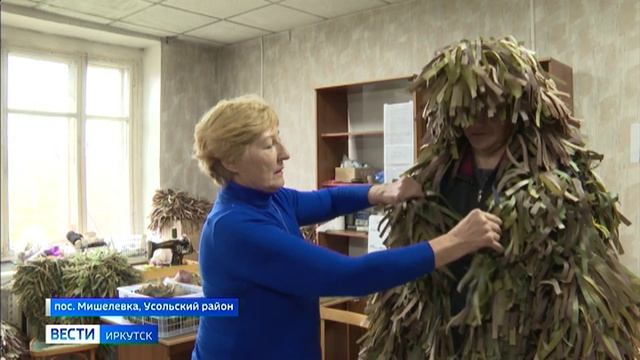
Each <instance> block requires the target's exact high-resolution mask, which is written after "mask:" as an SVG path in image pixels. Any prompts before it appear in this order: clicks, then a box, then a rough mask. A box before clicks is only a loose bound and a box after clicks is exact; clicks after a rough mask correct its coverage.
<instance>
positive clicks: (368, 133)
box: [320, 130, 384, 139]
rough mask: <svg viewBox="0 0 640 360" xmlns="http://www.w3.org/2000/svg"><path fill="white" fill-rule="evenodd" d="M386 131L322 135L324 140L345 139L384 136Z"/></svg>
mask: <svg viewBox="0 0 640 360" xmlns="http://www.w3.org/2000/svg"><path fill="white" fill-rule="evenodd" d="M383 135H384V131H382V130H372V131H352V132H334V133H322V134H320V137H322V138H325V139H327V138H345V137H359V136H383Z"/></svg>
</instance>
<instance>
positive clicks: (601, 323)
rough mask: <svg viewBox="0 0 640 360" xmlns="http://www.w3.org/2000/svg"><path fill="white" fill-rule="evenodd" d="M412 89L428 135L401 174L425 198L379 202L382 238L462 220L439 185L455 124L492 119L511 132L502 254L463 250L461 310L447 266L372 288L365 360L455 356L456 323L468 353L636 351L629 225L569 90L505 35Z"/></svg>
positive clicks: (639, 354) (528, 355)
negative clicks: (625, 258) (626, 257)
mask: <svg viewBox="0 0 640 360" xmlns="http://www.w3.org/2000/svg"><path fill="white" fill-rule="evenodd" d="M413 85H414V90H415V91H418V93H419V94H420V95H421V96H422V101H423V103H424V104H425V106H424V112H423V114H422V117H423V120H424V121H425V122H426V126H427V133H428V136H429V138H430V139H429V140H430V141H429V144H428V145H426V146H424V147H423V148H422V149H421V152H420V156H419V158H418V161H417V164H416V165H415V166H414V167H413V168H412V169H411V170H409V172H408V173H409V174H411V176H413V177H414V178H415V179H417V180H418V181H419V182H420V183H421V184H422V186H423V189H424V191H425V194H426V198H425V199H424V200H421V201H412V202H409V203H405V204H403V205H401V206H397V207H394V208H390V209H388V211H387V214H386V217H385V219H386V223H385V225H386V226H388V227H389V229H390V230H389V231H390V233H389V237H388V239H387V245H388V246H390V247H399V246H405V245H409V244H412V243H416V242H420V241H423V240H424V239H432V238H434V237H436V236H439V235H441V234H444V233H446V232H447V231H448V230H450V229H451V228H452V227H453V226H454V225H455V224H456V223H457V221H458V220H460V218H461V217H460V216H459V214H456V213H455V212H454V211H453V210H452V208H451V207H450V206H449V205H448V204H447V203H446V200H445V199H443V198H442V196H440V195H439V192H438V191H439V189H440V183H441V181H442V178H443V177H444V175H445V172H447V170H449V169H452V168H453V167H455V166H457V164H459V158H460V154H461V152H462V149H463V146H464V145H463V144H464V141H463V140H464V135H463V132H462V129H463V128H464V127H467V126H469V125H471V124H473V123H474V121H476V119H478V118H481V117H482V116H488V118H489V119H490V121H510V122H512V123H513V124H514V127H515V130H514V132H513V134H512V136H511V137H510V139H509V140H508V145H507V152H506V157H507V159H508V161H503V162H502V163H501V165H500V166H499V168H498V170H497V178H496V185H497V197H494V198H492V199H489V200H488V201H489V203H488V204H487V205H488V209H489V210H488V211H490V212H492V213H494V214H496V215H498V216H499V217H500V218H501V219H502V221H503V227H502V231H503V235H502V239H501V242H502V244H503V245H504V247H505V253H504V254H503V255H500V254H496V253H495V252H492V251H490V250H482V251H480V252H478V253H477V254H475V255H474V256H473V259H472V261H471V266H470V269H469V271H468V272H467V273H466V274H465V276H464V277H463V278H462V279H461V281H460V282H459V283H458V287H457V290H458V291H460V292H462V293H463V294H465V297H466V305H465V307H464V308H463V310H462V311H461V312H460V313H458V314H451V310H450V309H451V306H450V303H449V299H450V294H449V288H450V285H451V284H455V281H456V280H455V279H453V277H452V276H451V273H450V272H448V271H447V270H446V269H440V270H438V271H435V272H434V273H432V274H430V275H428V276H426V277H424V278H422V279H420V280H418V281H415V282H412V283H409V284H407V285H404V286H399V287H396V288H394V289H391V290H388V291H386V292H382V293H378V294H376V295H374V296H373V297H372V298H371V299H370V302H369V305H368V309H367V312H368V315H369V320H370V322H371V327H370V329H369V330H368V332H367V333H366V334H365V336H364V337H363V338H362V339H361V344H362V351H361V356H362V358H366V359H398V360H400V359H402V360H407V359H409V360H410V359H448V358H453V357H454V354H455V353H456V351H454V350H460V349H453V342H452V338H451V332H452V331H458V330H457V329H458V328H459V329H461V330H462V332H463V334H464V340H463V344H462V349H461V352H459V353H462V354H463V355H462V358H464V359H638V358H640V351H639V350H638V349H639V347H640V325H639V324H640V310H639V306H640V279H638V278H637V277H636V276H634V275H633V274H632V273H631V272H630V271H629V270H628V269H626V268H625V267H624V266H623V265H622V264H621V263H620V262H619V260H618V254H620V253H622V246H621V244H620V241H619V235H618V227H619V225H620V224H621V223H625V224H627V225H628V224H629V222H628V220H626V219H625V218H624V217H623V215H622V214H621V213H620V212H619V210H618V202H617V201H618V199H617V196H616V195H614V194H612V193H610V192H609V191H607V189H606V188H605V186H604V184H603V183H602V181H601V180H600V179H599V178H598V176H597V175H596V174H595V173H594V171H593V170H594V168H595V167H596V166H597V164H598V163H599V161H600V160H601V159H602V156H601V155H599V154H597V153H595V152H593V151H591V150H589V149H587V148H586V147H585V143H584V141H583V139H582V136H581V135H580V133H579V127H580V122H579V121H578V120H576V119H574V118H573V117H572V116H571V114H570V111H569V110H568V108H567V107H566V105H565V104H564V103H563V101H562V100H561V97H563V96H566V94H562V93H561V92H559V91H558V90H557V88H556V85H555V83H554V81H553V80H551V79H550V78H549V76H548V75H547V74H546V73H545V72H544V71H543V70H542V69H541V67H540V65H539V63H538V61H537V60H536V58H535V57H534V55H533V53H532V52H530V51H529V50H527V49H525V48H524V47H522V46H521V45H519V44H518V43H517V42H516V41H515V40H514V39H513V38H505V39H500V40H496V39H488V40H485V39H479V40H476V41H466V40H464V41H461V42H460V43H458V44H455V45H451V46H449V47H446V48H444V49H443V50H441V51H440V52H438V54H437V55H436V57H435V58H434V59H433V60H432V61H431V62H430V63H429V64H428V65H426V66H425V67H424V69H423V71H422V73H421V74H420V76H419V77H418V78H417V79H416V80H415V81H414V84H413ZM407 235H408V236H407ZM452 326H456V327H457V328H455V327H453V328H452Z"/></svg>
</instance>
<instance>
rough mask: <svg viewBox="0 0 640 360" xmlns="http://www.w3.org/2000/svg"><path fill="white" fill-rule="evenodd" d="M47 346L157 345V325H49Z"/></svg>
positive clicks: (46, 339) (46, 338)
mask: <svg viewBox="0 0 640 360" xmlns="http://www.w3.org/2000/svg"><path fill="white" fill-rule="evenodd" d="M45 328H46V331H45V342H46V343H47V344H65V345H68V344H114V345H118V344H156V343H158V327H157V326H156V325H80V324H78V325H69V324H64V325H47V326H46V327H45Z"/></svg>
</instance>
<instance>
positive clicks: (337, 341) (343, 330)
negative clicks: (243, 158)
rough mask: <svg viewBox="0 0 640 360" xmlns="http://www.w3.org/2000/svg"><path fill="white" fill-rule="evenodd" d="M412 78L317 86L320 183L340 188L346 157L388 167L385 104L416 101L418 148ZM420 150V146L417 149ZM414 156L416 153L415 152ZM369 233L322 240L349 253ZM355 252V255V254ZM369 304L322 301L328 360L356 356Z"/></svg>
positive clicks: (338, 233) (361, 246)
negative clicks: (338, 176)
mask: <svg viewBox="0 0 640 360" xmlns="http://www.w3.org/2000/svg"><path fill="white" fill-rule="evenodd" d="M412 79H413V76H404V77H399V78H392V79H384V80H380V81H372V82H365V83H357V84H344V85H337V86H331V87H322V88H318V89H316V119H317V121H316V126H317V151H318V152H317V187H318V188H319V189H320V188H323V187H328V186H335V185H337V184H336V183H334V182H333V179H334V175H335V168H336V167H338V166H339V165H340V163H341V161H342V157H343V156H345V155H347V156H349V157H350V158H352V159H356V160H359V161H362V162H366V163H368V164H369V165H371V166H374V167H376V168H379V169H383V167H384V164H383V152H384V130H383V129H384V127H383V111H384V110H383V107H384V104H385V103H399V102H408V101H413V103H414V108H413V118H414V135H415V136H414V138H415V139H414V148H416V149H417V148H418V145H419V141H418V140H419V139H422V136H423V133H424V131H423V129H422V128H421V126H420V124H421V123H422V122H421V121H415V119H417V118H418V117H416V116H415V115H416V114H417V113H418V112H417V109H418V107H417V106H416V105H417V104H416V102H415V100H414V97H413V94H412V93H411V92H410V88H409V86H410V84H411V80H412ZM416 153H417V150H416ZM414 159H415V155H414ZM367 238H368V234H367V232H365V231H353V230H348V229H344V230H333V231H326V232H319V233H318V238H317V239H318V243H319V244H320V245H321V246H324V247H327V248H330V249H332V250H334V251H337V252H340V253H342V254H345V255H352V256H353V255H359V254H361V253H364V252H366V248H367ZM354 252H355V253H354ZM364 306H365V302H364V301H363V300H358V299H349V300H339V301H329V302H327V303H323V304H321V309H320V312H321V319H322V320H321V342H322V349H323V357H324V359H326V360H342V359H357V354H358V350H359V348H358V345H357V342H356V341H357V340H358V339H359V338H360V337H361V336H362V335H363V334H364V331H365V329H366V326H367V323H366V321H364V320H363V319H366V317H365V316H364V315H362V313H363V310H364Z"/></svg>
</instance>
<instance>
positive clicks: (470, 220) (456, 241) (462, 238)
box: [429, 209, 504, 268]
mask: <svg viewBox="0 0 640 360" xmlns="http://www.w3.org/2000/svg"><path fill="white" fill-rule="evenodd" d="M501 225H502V221H501V220H500V218H499V217H497V216H495V215H493V214H489V213H487V212H484V211H481V210H479V209H474V210H472V211H471V212H470V213H469V214H468V215H467V216H466V217H465V218H464V219H462V220H460V222H459V223H458V224H457V225H456V226H454V227H453V229H451V230H450V231H449V232H448V233H446V234H445V235H442V236H439V237H437V238H435V239H433V240H431V241H430V242H429V244H430V245H431V249H432V250H433V253H434V256H435V258H436V268H439V267H441V266H443V265H446V264H448V263H450V262H453V261H455V260H457V259H459V258H461V257H463V256H465V255H467V254H469V253H471V252H474V251H477V250H478V249H481V248H485V247H489V248H492V249H493V250H495V251H497V252H503V251H504V248H503V247H502V245H501V244H500V236H501V234H502V230H501V228H500V226H501Z"/></svg>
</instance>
